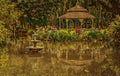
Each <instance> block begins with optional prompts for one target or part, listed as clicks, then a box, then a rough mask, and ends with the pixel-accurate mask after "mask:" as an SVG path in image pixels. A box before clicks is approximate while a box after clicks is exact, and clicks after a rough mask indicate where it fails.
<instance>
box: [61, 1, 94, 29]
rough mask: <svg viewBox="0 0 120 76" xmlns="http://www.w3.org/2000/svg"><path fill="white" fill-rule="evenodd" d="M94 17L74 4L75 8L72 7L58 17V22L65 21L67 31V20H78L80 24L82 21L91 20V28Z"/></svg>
mask: <svg viewBox="0 0 120 76" xmlns="http://www.w3.org/2000/svg"><path fill="white" fill-rule="evenodd" d="M94 18H95V17H94V16H93V15H91V14H89V13H88V10H87V9H85V8H83V7H81V6H79V5H78V2H77V3H76V6H75V7H72V8H70V9H68V10H67V13H66V14H63V15H62V16H60V17H59V19H60V20H62V19H66V24H67V29H68V20H69V19H79V21H80V22H81V23H82V21H83V20H84V19H91V20H92V27H93V21H94Z"/></svg>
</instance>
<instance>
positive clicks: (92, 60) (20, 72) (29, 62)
mask: <svg viewBox="0 0 120 76" xmlns="http://www.w3.org/2000/svg"><path fill="white" fill-rule="evenodd" d="M43 44H44V49H43V50H41V51H40V52H35V53H34V52H29V50H28V49H26V48H25V47H24V48H21V47H20V46H19V44H16V45H15V46H12V48H11V49H12V50H11V49H9V50H10V51H13V52H10V53H9V54H7V55H8V60H7V61H6V65H5V66H4V67H1V68H2V69H0V76H119V75H120V68H119V67H120V66H119V63H120V60H119V59H120V58H119V57H116V56H118V55H120V53H116V52H114V50H113V49H112V48H111V47H110V46H108V45H107V42H64V43H63V42H43ZM38 45H41V44H38ZM18 51H19V52H18ZM16 52H17V53H16ZM114 58H115V59H114Z"/></svg>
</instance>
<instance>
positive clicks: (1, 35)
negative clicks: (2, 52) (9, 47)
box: [0, 21, 10, 47]
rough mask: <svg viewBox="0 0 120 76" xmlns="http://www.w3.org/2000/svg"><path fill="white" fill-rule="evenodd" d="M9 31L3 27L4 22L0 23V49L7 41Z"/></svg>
mask: <svg viewBox="0 0 120 76" xmlns="http://www.w3.org/2000/svg"><path fill="white" fill-rule="evenodd" d="M9 36H10V31H8V29H6V28H5V27H4V22H2V21H0V47H4V46H5V45H6V43H7V42H8V41H9Z"/></svg>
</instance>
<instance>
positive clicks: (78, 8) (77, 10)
mask: <svg viewBox="0 0 120 76" xmlns="http://www.w3.org/2000/svg"><path fill="white" fill-rule="evenodd" d="M87 11H88V10H87V9H85V8H83V7H80V6H79V5H77V6H75V7H72V8H70V9H68V10H67V12H87Z"/></svg>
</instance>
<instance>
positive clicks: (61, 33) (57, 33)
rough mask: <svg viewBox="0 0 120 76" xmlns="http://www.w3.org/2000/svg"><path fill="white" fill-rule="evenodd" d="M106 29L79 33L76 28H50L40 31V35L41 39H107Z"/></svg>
mask: <svg viewBox="0 0 120 76" xmlns="http://www.w3.org/2000/svg"><path fill="white" fill-rule="evenodd" d="M105 31H106V30H105V29H102V30H98V32H96V31H94V30H84V31H83V32H82V33H80V34H77V33H76V32H75V30H72V31H69V32H68V31H67V30H65V29H61V30H49V31H47V32H45V31H44V30H43V31H41V32H39V33H38V34H39V36H40V38H41V39H51V40H57V41H65V40H89V39H102V40H104V39H106V38H107V35H106V33H105Z"/></svg>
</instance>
